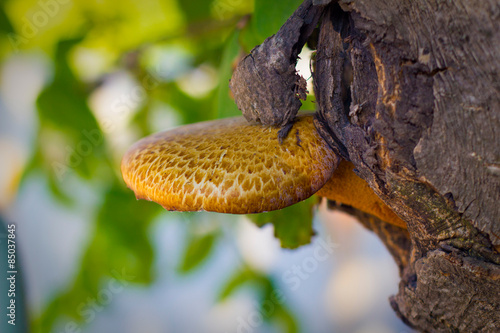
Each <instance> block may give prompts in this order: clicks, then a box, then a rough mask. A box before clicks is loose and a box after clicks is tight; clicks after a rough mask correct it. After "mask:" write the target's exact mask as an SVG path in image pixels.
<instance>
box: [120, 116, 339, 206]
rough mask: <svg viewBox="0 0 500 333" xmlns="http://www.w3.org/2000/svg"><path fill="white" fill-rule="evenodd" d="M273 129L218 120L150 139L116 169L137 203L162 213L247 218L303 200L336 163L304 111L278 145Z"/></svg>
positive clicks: (241, 120)
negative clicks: (161, 209)
mask: <svg viewBox="0 0 500 333" xmlns="http://www.w3.org/2000/svg"><path fill="white" fill-rule="evenodd" d="M278 130H279V128H274V127H263V126H261V125H250V124H248V123H247V122H246V120H245V119H244V118H243V117H237V118H228V119H221V120H215V121H209V122H203V123H197V124H192V125H186V126H182V127H179V128H177V129H174V130H171V131H166V132H161V133H157V134H153V135H151V136H149V137H146V138H144V139H142V140H140V141H138V142H137V143H135V144H134V145H133V146H132V147H131V148H130V149H129V150H128V151H127V153H126V154H125V156H124V157H123V160H122V164H121V170H122V175H123V179H124V180H125V183H126V184H127V186H128V187H129V188H131V189H132V190H133V191H134V192H135V195H136V197H137V198H138V199H146V200H151V201H155V202H157V203H159V204H160V205H162V206H163V207H164V208H165V209H167V210H177V211H200V210H205V211H214V212H221V213H232V214H248V213H258V212H265V211H271V210H276V209H281V208H284V207H287V206H290V205H292V204H294V203H297V202H299V201H302V200H304V199H307V198H308V197H310V196H311V195H313V194H314V193H315V192H316V191H318V190H319V189H320V188H321V187H322V186H323V185H324V184H325V183H326V182H327V181H328V180H329V179H330V177H331V176H332V174H333V171H334V170H335V168H336V167H337V165H338V163H339V160H340V158H339V157H338V156H337V155H335V153H334V152H333V151H332V150H331V149H330V148H329V147H328V145H327V143H326V142H325V141H324V140H323V139H322V138H321V136H320V135H319V134H318V133H317V131H316V129H315V127H314V124H313V116H312V115H311V114H308V115H301V116H298V117H297V120H296V122H295V124H294V125H293V128H292V130H291V131H290V133H289V134H288V136H287V137H286V138H285V139H284V140H283V144H281V145H280V143H279V141H278V139H277V137H278Z"/></svg>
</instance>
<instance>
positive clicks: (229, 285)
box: [218, 266, 298, 333]
mask: <svg viewBox="0 0 500 333" xmlns="http://www.w3.org/2000/svg"><path fill="white" fill-rule="evenodd" d="M247 285H251V286H253V287H254V288H256V292H257V293H258V294H259V301H260V302H259V305H260V309H259V310H260V313H261V314H262V316H263V318H264V320H265V321H267V322H275V323H281V324H282V327H284V328H285V329H284V330H280V331H284V332H287V333H296V332H298V325H297V322H296V320H295V318H294V315H293V314H292V313H291V311H290V310H289V309H288V308H287V306H286V304H285V303H286V298H285V297H284V295H283V294H282V292H281V291H280V290H279V289H278V288H277V287H276V285H275V283H274V282H273V280H272V278H271V277H269V276H267V275H263V274H261V273H258V272H256V271H254V270H252V269H251V268H250V267H248V266H243V267H241V268H240V269H239V270H236V271H235V272H234V273H233V275H232V276H231V278H230V279H229V280H228V281H227V282H226V284H225V286H224V288H223V289H222V291H221V292H220V294H219V297H218V299H219V301H223V300H225V299H227V298H228V297H230V296H231V295H232V294H234V293H235V292H236V291H237V290H238V289H240V288H242V287H244V286H247Z"/></svg>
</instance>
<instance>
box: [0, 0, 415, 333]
mask: <svg viewBox="0 0 500 333" xmlns="http://www.w3.org/2000/svg"><path fill="white" fill-rule="evenodd" d="M300 2H301V1H299V0H291V1H286V2H285V1H282V2H280V1H276V2H273V1H264V0H255V1H250V0H189V1H182V0H141V1H139V0H124V1H121V2H112V1H105V0H94V1H92V0H90V1H89V0H86V1H83V0H0V31H1V32H0V60H1V64H0V219H1V223H0V225H1V227H2V229H1V230H0V246H1V249H0V269H1V273H0V274H1V276H2V279H1V282H0V290H1V291H0V292H1V294H0V308H1V309H2V314H1V315H0V318H2V319H1V322H0V332H44V333H45V332H57V333H60V332H61V333H62V332H68V333H69V332H103V333H104V332H125V333H129V332H130V333H136V332H148V333H149V332H151V333H156V332H245V333H247V332H248V333H249V332H313V333H314V332H359V333H361V332H400V333H402V332H410V329H409V328H407V327H406V326H404V325H403V324H402V323H401V322H400V321H399V320H398V319H397V318H396V315H395V314H394V313H393V311H392V310H391V308H390V305H389V302H388V297H389V296H390V295H391V294H394V293H395V292H396V291H397V284H398V280H399V279H398V273H397V267H396V265H395V264H394V263H393V261H392V259H391V258H390V256H389V254H388V252H387V251H386V250H385V248H384V247H383V245H382V244H381V242H380V241H379V240H378V239H377V238H376V237H375V236H374V235H373V234H371V233H370V232H368V231H366V230H364V229H363V227H361V226H360V224H359V223H357V222H356V221H355V220H354V219H352V218H350V217H348V216H346V215H343V214H341V213H338V212H332V211H328V210H327V209H326V204H325V202H321V201H320V199H319V198H311V199H309V200H307V201H305V202H303V203H301V204H298V205H294V206H292V207H290V208H288V209H285V210H282V211H279V212H276V213H267V214H258V215H254V216H232V215H221V214H215V213H172V212H166V211H163V210H162V209H161V207H160V206H158V205H156V204H155V203H151V202H145V201H136V199H135V197H134V194H133V193H132V191H130V190H128V189H127V188H126V187H125V185H124V183H123V181H122V179H121V175H120V168H119V165H120V159H121V156H122V155H123V153H124V151H125V150H126V149H127V148H128V146H129V145H130V144H132V143H133V142H134V141H136V140H138V139H139V138H141V137H143V136H145V135H148V134H150V133H153V132H157V131H160V130H165V129H169V128H173V127H175V126H179V125H182V124H187V123H193V122H199V121H203V120H209V119H215V118H223V117H228V116H235V115H240V112H239V111H238V110H237V108H236V106H235V104H234V102H233V100H232V98H231V94H230V92H229V89H228V80H229V78H230V77H231V74H232V70H233V68H234V66H235V65H236V64H237V62H238V60H239V59H240V58H241V57H242V56H244V55H245V54H247V53H248V52H249V51H250V50H251V49H252V48H253V47H254V46H255V45H258V44H260V43H261V42H263V41H264V39H265V38H267V37H269V36H270V35H272V34H273V33H275V32H276V31H277V30H278V29H279V27H280V26H281V25H282V24H283V23H284V21H285V20H286V18H287V17H288V16H290V15H291V14H292V12H293V11H294V9H295V8H296V7H297V6H298V5H299V4H300ZM312 53H313V51H312V50H310V49H307V48H305V50H304V51H303V52H302V54H301V60H300V61H299V64H298V69H299V71H300V72H301V74H302V75H303V76H304V77H305V78H306V79H307V80H308V84H309V88H310V89H309V90H310V91H311V92H312V89H311V84H312V82H311V79H310V71H309V59H310V57H311V54H312ZM303 108H304V109H309V110H311V109H314V96H313V95H312V94H310V95H309V96H308V99H307V101H306V102H304V106H303ZM12 224H14V225H15V228H16V229H15V237H16V238H15V241H16V269H17V272H18V273H17V275H16V297H15V299H16V326H12V325H9V324H8V323H7V320H8V318H7V317H6V314H7V310H6V307H7V306H8V304H9V303H8V302H9V298H8V297H7V289H8V288H9V285H8V284H7V283H6V282H5V281H6V279H5V277H6V276H8V275H7V271H8V268H7V259H6V258H7V243H6V242H7V239H8V237H7V236H8V231H7V229H6V228H7V225H12ZM313 230H314V231H313ZM283 247H284V248H283ZM6 318H7V319H6Z"/></svg>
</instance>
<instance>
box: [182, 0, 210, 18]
mask: <svg viewBox="0 0 500 333" xmlns="http://www.w3.org/2000/svg"><path fill="white" fill-rule="evenodd" d="M213 2H214V0H196V1H195V0H190V1H182V0H181V1H178V4H179V7H181V9H182V11H183V13H184V15H185V16H186V18H187V20H188V22H191V21H200V20H206V19H208V18H210V16H211V15H210V9H211V8H212V3H213Z"/></svg>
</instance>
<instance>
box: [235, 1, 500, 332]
mask: <svg viewBox="0 0 500 333" xmlns="http://www.w3.org/2000/svg"><path fill="white" fill-rule="evenodd" d="M315 4H321V6H319V7H315V6H314V5H315ZM304 6H307V8H309V9H308V12H309V13H312V12H314V13H315V14H314V15H313V17H315V19H316V18H318V19H319V15H321V19H320V23H319V30H320V31H319V37H318V41H317V55H316V60H315V69H314V73H313V79H314V88H315V94H316V99H317V105H318V110H317V111H318V112H317V115H316V119H315V124H316V127H317V129H318V131H319V132H320V133H321V134H322V136H323V137H324V138H325V139H326V140H327V142H328V143H329V144H330V146H331V147H332V149H334V150H335V151H336V152H337V153H338V154H339V155H341V156H343V157H344V158H346V159H348V160H350V161H351V162H352V163H354V165H355V167H356V172H357V173H358V175H359V176H360V177H362V178H363V179H365V180H366V181H367V182H368V184H369V185H370V187H371V188H372V189H373V191H374V192H375V193H376V194H377V195H378V196H379V197H380V198H381V199H382V200H383V201H384V202H386V204H388V205H389V206H390V207H391V208H392V209H393V210H394V211H395V212H396V213H397V214H398V215H399V216H400V217H401V218H402V219H403V220H405V222H406V223H407V226H408V231H407V233H406V232H403V231H401V230H395V229H393V228H390V227H387V226H386V225H385V224H383V223H382V222H380V221H376V220H374V219H373V217H370V216H364V215H363V214H361V213H359V212H355V211H351V212H352V213H354V214H355V215H356V216H358V218H360V220H361V221H362V223H363V224H364V225H365V226H366V227H367V228H370V229H371V230H373V231H374V232H375V233H376V234H377V235H378V236H379V237H380V238H381V240H382V241H383V242H384V243H385V244H386V246H387V247H388V249H389V251H390V252H391V254H392V255H393V257H394V259H395V260H396V262H397V263H398V265H399V267H400V272H401V282H400V285H399V292H398V294H397V295H395V296H393V297H391V305H392V307H393V308H394V310H395V311H396V312H397V314H398V315H399V316H400V317H401V319H402V320H403V321H404V322H406V323H407V324H408V325H410V326H412V327H414V328H416V329H418V330H420V331H423V332H494V331H499V330H500V255H499V251H500V222H499V216H500V205H498V203H497V202H498V200H499V199H500V146H499V144H498V143H499V142H500V112H499V111H500V97H499V96H500V78H499V73H500V63H499V62H498V59H500V5H499V4H498V3H497V2H494V1H489V2H488V1H479V0H473V1H470V0H456V1H453V2H447V1H439V0H416V1H411V2H403V3H402V2H400V1H396V0H389V1H387V0H384V1H382V0H343V1H338V2H336V1H319V0H318V1H309V0H306V1H305V2H304V4H303V5H302V6H301V8H304ZM325 6H326V7H325ZM314 8H316V9H314ZM318 13H319V14H318ZM299 17H303V16H300V15H299ZM290 22H292V21H291V20H289V21H287V23H290ZM298 22H299V24H302V25H301V26H300V27H302V26H303V24H304V21H298ZM308 22H310V25H309V26H308V29H307V30H308V31H309V33H310V30H311V29H310V28H311V26H312V25H313V24H314V21H311V20H309V21H308ZM292 23H293V22H292ZM292 25H293V24H292ZM287 29H288V31H293V29H291V28H290V27H288V28H287ZM295 31H296V32H297V31H298V32H299V35H300V31H301V30H300V28H299V30H295ZM283 36H285V37H286V36H287V35H286V34H284V35H282V37H283ZM289 37H290V38H291V40H292V43H291V45H294V47H292V49H291V50H293V51H290V49H289V51H287V52H290V54H291V55H296V54H297V50H296V47H297V45H298V44H297V43H296V40H303V38H299V37H300V36H297V35H294V34H291V35H289ZM266 42H267V41H266ZM266 47H267V46H265V43H264V44H263V45H262V46H261V49H260V50H259V53H262V54H265V53H266V52H267V51H266V50H265V48H266ZM274 52H275V51H274ZM286 57H287V55H286V54H285V56H284V58H286ZM247 58H248V57H247ZM254 59H255V58H254ZM289 59H292V62H291V63H293V62H294V61H295V60H293V59H294V58H293V57H290V58H289ZM295 59H296V58H295ZM261 61H263V60H261ZM291 63H288V66H289V65H290V64H291ZM252 66H253V67H251V70H250V69H248V68H247V69H245V70H243V71H242V72H244V71H251V72H252V71H253V72H259V70H260V69H259V68H260V66H261V63H260V62H259V61H257V62H254V63H252ZM262 68H263V70H264V71H265V70H266V66H263V67H262ZM287 68H288V69H287V70H286V71H284V73H285V72H286V73H288V74H287V75H288V76H283V77H288V79H287V80H288V85H290V86H288V85H286V89H285V91H287V93H288V94H289V93H290V91H291V90H292V89H291V88H290V87H292V86H293V85H294V84H296V83H295V82H296V80H295V72H294V71H292V70H290V69H289V67H287ZM346 70H351V71H352V82H351V83H350V85H348V86H346V84H345V75H344V73H345V72H346ZM242 72H239V73H238V70H237V71H236V73H235V74H236V75H241V74H242ZM292 74H293V75H292ZM268 88H269V89H268V90H267V92H266V94H269V96H271V95H274V96H278V95H279V94H280V91H283V90H282V88H280V87H279V86H274V85H273V86H272V87H271V86H270V87H268ZM266 89H267V88H266ZM233 91H234V90H233ZM346 91H348V92H350V98H348V99H346V98H345V92H346ZM234 92H235V99H236V101H238V98H240V97H241V96H238V94H239V93H240V94H247V93H248V92H244V91H243V90H241V91H240V92H239V93H238V92H237V91H234ZM262 92H263V90H262ZM248 96H250V97H249V99H248V103H255V99H254V98H255V95H253V96H252V95H248ZM248 96H247V97H248ZM295 97H296V95H294V98H295ZM294 103H295V102H294ZM271 104H272V103H271ZM268 110H272V111H268ZM293 110H294V109H293ZM259 112H263V113H264V114H265V113H266V112H270V113H269V114H270V115H271V116H272V117H270V118H269V119H271V120H270V122H271V123H274V124H280V125H284V124H286V123H288V122H289V121H290V120H291V119H292V118H293V116H294V115H295V113H293V112H296V111H292V113H290V111H289V110H288V109H286V110H285V109H279V108H277V109H273V107H272V105H271V107H270V106H269V105H268V106H267V108H263V109H259ZM244 113H245V112H244ZM276 114H278V115H276ZM263 118H265V117H263V116H262V115H259V119H263ZM344 209H345V207H344Z"/></svg>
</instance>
